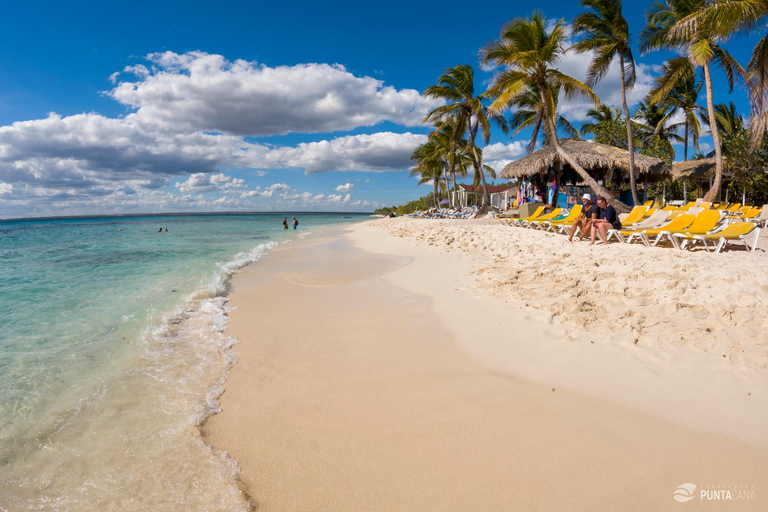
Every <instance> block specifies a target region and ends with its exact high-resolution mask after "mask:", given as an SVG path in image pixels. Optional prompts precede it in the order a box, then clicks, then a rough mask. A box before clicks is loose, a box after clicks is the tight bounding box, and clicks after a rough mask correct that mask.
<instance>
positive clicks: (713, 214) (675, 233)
mask: <svg viewBox="0 0 768 512" xmlns="http://www.w3.org/2000/svg"><path fill="white" fill-rule="evenodd" d="M722 217H723V212H721V211H720V210H704V211H703V212H700V213H699V214H698V215H696V218H695V219H694V220H693V223H692V224H691V225H690V226H688V227H687V228H684V229H666V228H660V229H662V231H659V233H658V234H657V235H656V240H655V241H654V242H653V245H654V246H656V245H658V244H659V242H661V241H662V240H664V239H668V240H669V241H670V242H672V245H674V246H675V247H676V248H677V249H680V248H681V247H680V245H679V244H678V240H677V237H680V236H683V237H692V236H694V235H705V234H707V233H709V232H711V231H712V230H714V229H715V228H716V227H717V225H718V224H720V220H721V218H722Z"/></svg>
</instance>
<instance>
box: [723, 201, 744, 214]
mask: <svg viewBox="0 0 768 512" xmlns="http://www.w3.org/2000/svg"><path fill="white" fill-rule="evenodd" d="M739 208H741V203H733V204H732V205H731V206H729V207H728V208H726V209H725V211H726V212H728V213H735V212H737V211H738V210H739Z"/></svg>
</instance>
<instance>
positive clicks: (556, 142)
mask: <svg viewBox="0 0 768 512" xmlns="http://www.w3.org/2000/svg"><path fill="white" fill-rule="evenodd" d="M545 90H547V84H546V83H544V84H539V95H540V96H541V101H542V104H543V106H544V119H546V123H547V126H549V132H550V134H551V138H550V140H551V143H552V145H553V146H555V151H557V154H558V155H560V157H561V158H562V159H563V160H565V161H566V162H568V165H570V166H571V167H573V170H574V171H576V172H577V173H578V174H579V176H581V178H582V179H583V180H584V182H585V183H586V184H587V185H589V187H590V188H591V189H592V190H594V191H595V192H596V193H597V194H598V195H600V196H601V197H604V198H605V200H606V201H608V204H610V205H611V206H613V207H614V208H616V211H617V212H619V213H623V212H628V211H629V210H630V208H629V206H627V205H626V204H624V203H622V202H621V201H619V200H618V199H616V198H615V197H613V194H611V193H610V191H608V190H607V189H606V188H605V187H603V186H601V185H599V184H598V183H597V182H596V181H595V180H594V179H593V178H592V176H590V175H589V173H588V172H587V171H585V170H584V168H583V167H582V166H580V165H579V163H578V162H577V161H576V160H575V159H574V158H573V157H572V156H571V155H569V154H568V153H567V152H566V151H565V150H564V149H563V148H562V147H561V146H560V139H559V138H558V137H557V129H556V127H555V123H554V122H553V121H552V118H551V117H550V113H549V106H548V103H547V98H546V96H545V93H544V91H545Z"/></svg>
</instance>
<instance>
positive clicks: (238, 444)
mask: <svg viewBox="0 0 768 512" xmlns="http://www.w3.org/2000/svg"><path fill="white" fill-rule="evenodd" d="M377 228H383V229H384V230H386V231H389V232H390V233H392V234H394V235H396V238H393V237H390V236H389V235H387V234H386V233H385V232H383V231H382V229H377ZM350 231H351V232H350V233H347V234H343V235H342V234H341V233H339V232H338V231H331V230H329V231H325V232H324V233H323V235H322V236H315V237H311V238H308V239H306V240H304V241H301V242H298V243H291V244H286V245H283V246H281V247H280V248H279V249H277V250H274V251H272V252H270V253H269V254H268V255H267V256H266V257H265V258H264V259H263V260H262V261H260V262H259V263H257V264H255V265H251V266H249V267H247V268H246V269H244V270H243V271H242V272H241V273H239V274H238V275H237V276H236V277H235V279H234V280H233V288H232V293H231V296H230V297H231V302H230V306H232V307H233V308H235V310H234V311H233V312H232V313H231V318H230V325H229V328H228V330H227V332H228V333H229V334H231V335H233V336H235V337H237V338H238V339H240V340H241V341H242V343H241V344H240V345H237V346H236V347H235V352H236V354H237V355H238V357H239V362H238V364H237V365H236V366H235V367H234V368H233V370H232V373H231V375H230V378H229V380H228V381H227V384H226V391H225V393H224V395H223V396H222V399H221V408H222V413H220V414H219V415H217V416H214V417H212V418H211V419H210V420H209V421H208V423H207V424H206V425H205V427H204V433H205V436H206V439H207V440H208V441H209V442H210V443H211V444H212V445H213V446H214V447H215V448H218V449H221V450H224V451H226V452H227V453H229V454H230V455H231V456H232V457H233V458H234V459H235V460H236V461H237V462H238V464H239V465H240V468H241V477H242V482H243V487H244V488H245V490H246V491H247V492H248V494H249V495H250V496H251V497H252V500H253V502H254V504H255V506H256V509H258V510H265V511H271V510H287V511H299V510H321V511H374V510H382V511H393V510H414V511H425V510H436V511H437V510H440V511H446V510H457V511H458V510H499V511H502V510H503V511H509V510H526V511H528V510H590V511H593V510H611V511H613V510H679V509H680V508H682V507H688V508H689V509H691V510H766V508H768V478H766V476H765V475H766V474H767V470H768V448H767V447H768V435H767V434H766V431H768V423H767V422H766V416H768V398H767V397H768V385H767V384H766V371H765V362H764V361H762V360H761V359H760V358H761V357H762V355H764V352H761V350H763V351H764V349H765V346H764V345H763V346H762V348H755V347H754V345H755V344H754V343H750V342H748V341H746V342H742V341H739V343H738V345H739V346H740V347H741V348H742V349H743V350H744V352H739V351H738V350H737V349H734V348H733V346H734V343H735V342H736V341H735V340H734V341H732V342H731V345H728V347H731V349H730V352H727V353H726V358H722V357H721V356H722V354H719V351H720V350H721V349H722V348H724V347H723V346H721V345H722V344H723V342H722V341H720V338H716V339H715V341H710V342H709V345H707V344H706V343H704V344H703V345H696V344H695V343H688V342H684V341H677V342H674V343H671V342H668V341H667V338H666V337H664V336H660V335H656V337H655V338H654V339H653V340H652V341H648V342H646V341H645V340H646V338H643V337H642V336H645V335H648V332H646V330H650V329H652V327H648V325H650V324H651V323H652V322H651V321H650V320H652V316H651V315H653V314H657V315H664V314H665V313H664V312H665V311H666V310H665V309H664V306H665V304H663V303H660V304H661V305H656V306H653V305H650V303H652V302H654V299H652V298H649V297H646V295H641V294H639V292H637V293H638V294H639V295H633V293H635V292H626V295H627V299H626V300H627V301H632V300H634V301H638V300H640V299H638V297H641V296H642V297H646V301H647V303H646V304H645V305H644V306H643V307H647V308H660V309H648V310H647V311H646V312H645V313H644V315H646V316H645V317H644V318H647V319H648V321H647V322H643V323H641V324H640V329H641V331H639V332H640V334H639V339H638V343H637V344H635V343H634V341H635V340H634V339H632V338H633V336H634V334H621V333H622V332H623V331H625V330H627V329H629V328H628V327H627V325H632V324H631V319H630V320H628V321H627V322H630V323H627V322H624V320H621V319H622V318H624V317H622V315H621V314H618V313H614V312H613V310H611V311H610V312H609V313H606V314H611V315H614V316H611V317H610V318H611V320H608V319H599V320H586V319H584V317H583V316H580V312H579V311H577V310H574V311H568V310H567V308H565V307H563V306H559V304H562V303H563V302H562V301H560V302H559V301H558V299H557V298H556V296H557V295H558V294H559V293H560V292H562V293H571V294H576V295H578V292H577V291H573V290H571V288H570V287H568V286H566V285H565V284H564V281H565V279H564V278H562V277H561V278H559V279H561V280H560V281H555V279H556V278H555V277H554V276H553V274H558V273H565V272H573V274H571V275H572V279H573V278H574V277H573V276H576V277H575V279H578V280H579V282H580V285H579V287H578V288H589V287H590V286H591V285H589V284H585V283H591V281H589V279H588V277H589V276H588V273H589V271H590V270H591V268H588V267H587V265H588V264H589V263H592V262H590V261H589V260H590V258H591V259H593V260H594V259H595V256H589V257H587V256H588V255H593V254H597V251H594V248H593V252H588V250H587V249H586V247H584V251H583V252H578V251H582V248H581V247H580V246H563V247H564V248H563V249H562V250H561V249H559V247H558V246H556V245H555V244H557V243H559V241H555V239H554V238H553V237H547V236H546V235H542V236H543V237H544V238H542V240H545V239H547V238H549V239H551V241H549V242H546V243H547V244H550V245H551V247H550V245H547V246H546V247H545V248H544V250H543V251H542V257H543V258H544V259H545V260H546V261H547V262H548V264H549V267H541V268H537V269H536V270H533V269H531V268H530V267H532V266H535V265H533V264H525V263H523V264H520V263H519V262H520V261H525V260H526V258H528V256H525V255H524V253H527V250H526V251H521V250H519V247H520V246H521V245H524V246H525V247H531V246H532V244H540V243H541V242H540V241H539V240H538V239H537V238H535V237H536V236H539V235H536V234H532V233H530V232H528V233H529V234H528V235H523V234H520V235H517V234H513V233H512V230H511V229H510V228H504V227H503V226H501V225H500V224H499V225H498V227H496V226H495V225H484V224H483V223H482V222H480V223H463V222H459V221H453V223H451V222H445V223H442V222H437V223H436V222H434V221H411V220H401V219H398V220H395V221H392V220H382V221H377V222H375V223H373V225H357V226H355V227H353V228H352V229H351V230H350ZM531 235H533V236H531ZM504 237H519V238H515V239H514V240H510V239H507V240H506V242H505V239H504ZM526 237H527V238H526ZM419 239H421V240H424V241H426V242H428V243H419V242H417V240H419ZM429 243H431V244H432V245H429ZM459 247H460V249H458V248H459ZM449 248H457V249H456V250H446V249H449ZM465 248H466V249H468V250H465ZM484 248H490V249H491V250H490V251H489V252H486V251H485V249H484ZM602 249H614V248H613V247H606V248H602ZM619 249H622V248H619ZM632 249H633V250H635V251H636V253H635V254H636V255H637V254H641V255H645V254H646V250H645V249H644V248H639V247H634V248H632ZM562 251H570V252H573V253H574V256H573V257H572V259H578V261H580V262H581V263H580V264H578V265H576V266H575V267H571V266H570V265H567V264H566V262H567V261H568V258H566V259H565V260H563V259H562V258H563V252H562ZM605 252H606V255H605V256H600V255H598V256H597V257H596V258H597V260H598V261H597V262H598V263H600V264H601V266H600V267H595V268H597V269H601V268H602V270H601V272H606V273H605V274H601V277H602V278H603V279H612V280H613V281H611V282H612V283H613V284H612V286H618V285H619V283H620V282H621V280H624V281H625V282H631V283H633V284H634V283H635V282H636V278H634V277H630V275H629V273H630V272H635V271H636V268H635V266H634V265H633V266H629V265H628V266H627V268H626V269H625V268H624V267H622V264H621V259H622V258H623V259H625V260H628V259H629V258H630V257H631V256H630V254H629V253H628V252H625V251H623V250H621V252H620V256H619V257H616V256H615V255H607V252H608V251H605ZM557 254H560V258H558V257H556V255H557ZM659 254H661V253H659ZM734 254H735V253H734ZM722 256H725V257H726V258H728V259H725V260H723V261H726V262H729V263H733V264H734V265H736V266H737V267H738V265H741V261H740V260H736V259H735V258H734V257H732V256H729V255H722ZM722 256H717V257H714V261H718V260H717V259H716V258H719V257H722ZM749 256H751V255H746V257H749ZM635 257H636V256H635ZM668 257H669V258H679V257H678V256H666V255H665V256H662V257H661V258H662V259H663V258H668ZM742 257H744V256H742ZM687 258H689V260H690V261H693V262H696V261H699V260H698V259H697V258H699V259H700V258H701V256H699V255H690V256H687ZM690 258H693V259H690ZM708 258H709V261H713V257H712V256H711V255H710V256H708ZM531 261H532V260H531ZM633 261H634V260H633ZM681 261H686V260H681ZM582 263H583V265H582ZM661 264H662V265H667V262H666V261H662V262H661ZM680 264H681V265H682V263H680ZM603 265H604V266H606V267H608V266H611V267H612V268H613V270H612V273H608V269H607V268H603ZM662 270H664V271H665V272H667V273H668V274H672V270H673V269H672V268H668V267H665V268H663V269H662ZM515 271H519V272H518V273H516V274H515V273H514V272H515ZM534 273H538V274H539V275H540V276H543V277H542V278H543V279H547V280H546V281H544V283H542V284H539V282H538V281H535V282H534V280H533V279H529V281H528V282H526V281H521V280H519V279H518V280H517V281H515V284H514V285H512V284H509V283H504V281H505V279H507V278H508V277H509V275H517V276H520V275H522V276H526V278H528V277H527V276H530V275H533V274H534ZM761 279H764V278H763V277H761ZM629 280H632V281H629ZM756 281H757V280H752V281H749V282H744V281H742V280H741V279H734V281H733V283H736V284H737V285H738V286H741V287H746V289H747V290H750V289H751V288H750V287H751V286H759V285H757V284H754V283H755V282H756ZM522 283H526V284H522ZM558 283H559V284H558ZM677 283H678V284H676V287H679V288H675V287H673V288H672V290H676V289H680V290H683V291H684V293H693V294H694V295H696V294H698V293H700V292H699V291H694V292H690V290H688V289H687V288H686V286H688V287H690V286H693V285H692V284H691V281H690V280H687V279H678V281H677ZM731 284H732V283H731ZM547 285H549V287H550V290H549V291H548V292H547V291H546V288H547ZM595 286H597V285H595ZM702 286H704V287H706V286H708V285H703V284H698V285H696V287H695V288H694V290H700V289H701V288H702ZM723 286H726V285H723V284H722V283H721V287H723ZM729 286H730V284H729ZM762 286H763V289H762V292H761V293H762V295H759V296H758V297H757V298H756V299H755V300H756V301H764V300H766V299H765V295H766V294H765V288H764V286H765V285H764V284H763V285H762ZM625 287H628V288H632V289H634V288H635V287H634V286H631V287H630V286H629V285H627V284H625ZM558 288H562V290H561V289H558ZM726 288H727V286H726ZM528 289H530V292H529V293H530V294H531V298H529V299H527V302H528V304H529V306H525V302H526V300H523V299H522V298H521V297H520V296H521V293H522V292H521V290H528ZM711 289H712V290H713V291H712V293H714V291H715V290H717V294H716V298H717V299H718V300H731V299H730V298H728V299H723V298H722V295H723V294H722V293H721V292H720V288H718V287H716V286H714V287H712V288H711ZM662 290H663V289H662ZM604 291H609V290H605V289H604ZM583 293H593V292H583ZM583 293H582V295H583ZM595 293H596V292H595ZM644 293H647V294H650V292H644ZM669 293H671V292H669ZM590 297H592V298H593V299H594V298H597V295H591V296H590ZM729 297H730V296H729ZM739 300H741V299H739ZM564 302H565V303H567V302H568V301H564ZM662 302H663V301H662ZM596 303H597V304H598V305H597V306H595V307H596V308H597V310H598V311H601V310H600V308H599V304H600V301H599V300H598V301H597V302H596ZM618 303H619V307H623V308H625V310H631V309H632V308H634V307H638V308H639V307H641V306H633V305H632V304H629V305H627V304H624V299H622V300H621V301H618ZM718 303H719V302H718ZM742 305H746V306H747V307H748V306H749V304H747V303H746V302H744V301H741V302H738V303H737V304H735V305H734V307H733V308H732V309H733V314H735V315H742V314H744V313H743V312H742V311H741V307H742ZM697 311H700V310H697ZM707 311H709V310H707ZM697 314H698V313H697ZM666 316H669V315H668V314H667V315H666ZM666 316H663V317H662V318H666ZM627 318H629V317H627ZM705 318H709V317H705ZM739 318H741V317H739ZM617 319H618V320H617ZM761 321H763V320H762V319H759V320H758V319H754V318H752V319H749V320H747V321H746V322H747V323H749V322H755V323H757V322H761ZM689 323H690V322H689ZM634 325H638V324H634ZM675 325H677V324H675ZM713 325H717V324H716V323H714V322H713ZM731 327H733V326H731ZM686 329H688V330H686V331H685V332H686V333H687V332H689V331H691V332H695V329H693V327H691V326H689V325H686ZM726 329H727V327H723V329H722V330H726ZM579 330H581V331H583V332H577V331H579ZM588 330H589V331H592V332H587V331H588ZM617 332H618V334H617ZM651 332H656V331H651ZM686 336H687V335H686ZM710 337H711V338H714V336H712V335H710ZM722 337H723V339H727V335H722ZM684 339H687V338H684ZM641 341H642V343H641ZM593 342H594V343H593ZM705 348H706V349H707V351H706V352H705V351H704V349H705ZM715 350H717V351H718V353H717V354H715V353H714V352H715ZM739 354H742V355H739ZM743 354H748V355H746V356H745V355H743ZM688 482H691V483H695V484H696V485H697V486H698V487H697V491H696V493H697V494H696V496H697V497H696V499H695V501H693V502H690V503H687V504H681V503H677V502H675V501H674V500H673V498H672V496H673V492H674V491H675V489H676V488H677V486H679V485H681V484H683V483H688ZM710 486H713V487H714V488H715V489H716V488H717V486H720V487H721V488H722V489H730V490H732V492H733V495H734V496H735V495H736V492H740V493H741V494H740V496H754V498H755V499H754V500H749V501H747V500H738V501H731V502H720V501H701V500H699V498H698V492H699V491H700V490H701V489H702V488H704V489H709V488H710Z"/></svg>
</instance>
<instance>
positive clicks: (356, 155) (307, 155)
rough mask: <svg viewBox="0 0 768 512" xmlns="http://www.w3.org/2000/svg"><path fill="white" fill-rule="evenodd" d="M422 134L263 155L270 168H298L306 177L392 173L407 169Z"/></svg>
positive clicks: (346, 140)
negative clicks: (271, 165)
mask: <svg viewBox="0 0 768 512" xmlns="http://www.w3.org/2000/svg"><path fill="white" fill-rule="evenodd" d="M426 140H427V136H426V135H420V134H413V133H410V132H409V133H392V132H379V133H374V134H370V135H349V136H346V137H337V138H335V139H333V140H330V141H328V140H323V141H320V142H309V143H301V144H299V145H298V146H296V147H283V148H277V149H274V150H272V151H270V153H269V154H268V155H267V158H268V160H269V161H270V162H272V164H273V165H277V166H279V167H299V168H303V169H305V171H306V174H315V173H321V172H329V171H372V172H383V171H395V170H403V169H407V168H409V167H411V165H412V162H411V160H410V156H411V153H413V150H414V149H415V148H416V146H418V145H419V144H423V143H424V142H425V141H426Z"/></svg>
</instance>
